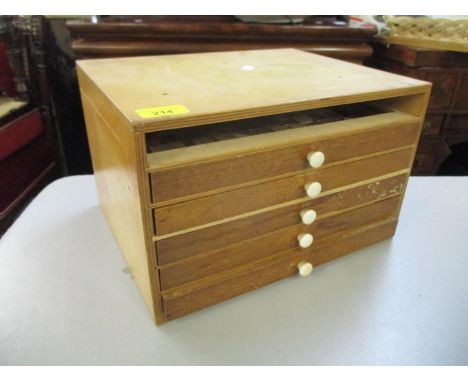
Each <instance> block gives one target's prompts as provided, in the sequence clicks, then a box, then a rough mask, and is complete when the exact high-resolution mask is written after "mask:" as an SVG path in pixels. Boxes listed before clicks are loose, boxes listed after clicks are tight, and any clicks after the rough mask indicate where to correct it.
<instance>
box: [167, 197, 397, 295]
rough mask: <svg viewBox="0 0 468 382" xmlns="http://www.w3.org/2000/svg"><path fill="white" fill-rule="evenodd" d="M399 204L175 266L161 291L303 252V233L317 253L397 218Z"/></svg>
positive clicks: (368, 208) (346, 214)
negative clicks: (334, 240) (332, 240)
mask: <svg viewBox="0 0 468 382" xmlns="http://www.w3.org/2000/svg"><path fill="white" fill-rule="evenodd" d="M399 203H400V199H399V198H398V197H394V198H390V199H386V200H384V201H381V202H378V203H373V204H370V205H367V206H365V207H361V208H357V209H354V210H351V211H348V212H344V213H341V214H336V215H333V216H331V217H329V218H326V219H322V220H319V221H317V222H315V223H313V224H311V225H309V226H307V225H304V224H296V225H292V226H290V227H287V228H284V229H281V230H277V231H271V232H269V233H268V234H265V235H261V236H256V237H253V238H251V239H249V240H246V241H243V242H240V243H234V244H232V245H230V246H228V247H225V248H223V249H221V250H219V251H214V252H211V253H207V254H204V255H200V256H195V257H190V258H188V259H187V260H185V261H179V262H176V263H172V264H170V265H168V266H165V267H162V268H161V269H160V270H159V272H160V281H161V289H162V290H163V291H164V290H166V289H170V288H174V287H177V286H178V285H181V284H184V283H188V282H190V281H194V280H201V279H203V278H204V277H207V276H209V275H211V274H214V273H217V272H224V271H229V270H230V269H231V268H235V267H237V266H241V265H245V264H249V263H251V262H255V261H258V260H260V259H263V258H267V257H270V256H272V255H274V254H276V253H280V252H284V251H288V250H293V249H297V250H300V249H301V247H300V246H299V244H298V241H297V235H299V234H300V233H310V234H312V235H313V237H314V241H313V243H312V245H311V247H310V250H313V249H314V248H315V247H317V246H320V244H321V242H323V241H324V240H326V239H327V238H328V237H329V236H332V235H336V234H338V233H340V232H343V231H349V230H352V229H356V228H359V227H361V226H365V225H368V224H372V223H374V222H376V221H380V220H385V219H389V218H396V215H397V208H398V207H399Z"/></svg>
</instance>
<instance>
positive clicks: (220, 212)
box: [154, 148, 413, 235]
mask: <svg viewBox="0 0 468 382" xmlns="http://www.w3.org/2000/svg"><path fill="white" fill-rule="evenodd" d="M412 153H413V150H412V148H406V149H402V150H399V151H395V152H391V153H388V154H384V155H379V156H375V157H371V158H368V159H361V160H357V161H354V162H348V163H345V164H342V165H338V166H332V167H327V168H323V169H318V170H315V171H307V172H305V173H303V174H300V175H294V176H290V177H285V178H281V179H277V180H273V181H268V182H264V183H260V184H256V185H253V186H249V187H243V188H239V189H235V190H231V191H226V192H220V193H218V194H214V195H210V196H206V197H202V198H199V199H193V200H189V201H186V202H182V203H178V204H174V205H170V206H166V207H161V208H158V209H156V210H155V213H154V218H155V222H156V234H157V235H164V234H168V233H173V232H178V231H182V230H184V229H187V228H191V227H197V226H201V225H203V224H207V223H214V222H216V221H218V220H221V219H226V218H233V217H235V216H237V215H241V214H243V213H246V212H250V211H255V210H260V209H262V208H267V207H272V206H275V205H278V204H281V203H286V202H291V201H294V200H299V199H304V198H307V195H306V193H305V190H304V185H305V184H306V183H307V182H320V183H321V184H322V192H331V191H332V190H333V189H334V188H338V187H342V186H345V185H350V184H352V183H356V182H359V181H363V180H365V179H371V178H374V177H377V176H382V175H385V174H389V173H392V172H395V171H399V170H404V169H407V168H409V167H410V165H411V163H410V161H411V156H412Z"/></svg>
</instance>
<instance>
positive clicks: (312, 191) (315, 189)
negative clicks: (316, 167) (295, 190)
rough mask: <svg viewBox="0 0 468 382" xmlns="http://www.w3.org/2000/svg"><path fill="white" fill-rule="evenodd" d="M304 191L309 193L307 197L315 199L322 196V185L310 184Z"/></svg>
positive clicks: (317, 183) (307, 184)
mask: <svg viewBox="0 0 468 382" xmlns="http://www.w3.org/2000/svg"><path fill="white" fill-rule="evenodd" d="M304 189H305V191H306V193H307V196H309V197H311V198H315V197H316V196H318V195H319V194H320V191H322V185H321V184H320V183H319V182H309V183H306V185H305V186H304Z"/></svg>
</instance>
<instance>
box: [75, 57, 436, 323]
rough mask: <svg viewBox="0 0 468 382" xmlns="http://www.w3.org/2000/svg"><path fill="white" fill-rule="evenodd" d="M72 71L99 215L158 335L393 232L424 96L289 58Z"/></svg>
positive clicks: (366, 75)
mask: <svg viewBox="0 0 468 382" xmlns="http://www.w3.org/2000/svg"><path fill="white" fill-rule="evenodd" d="M77 67H78V77H79V84H80V91H81V97H82V102H83V108H84V114H85V121H86V126H87V131H88V137H89V141H90V147H91V152H92V160H93V166H94V171H95V176H96V182H97V186H98V190H99V196H100V201H101V205H102V208H103V210H104V213H105V215H106V217H107V220H108V222H109V224H110V226H111V228H112V231H113V233H114V235H115V237H116V239H117V241H118V243H119V244H120V247H121V249H122V252H123V254H124V256H125V258H126V260H127V262H128V264H129V269H130V271H131V274H132V276H133V278H134V279H135V281H136V282H137V284H138V286H139V288H140V290H141V292H142V294H143V296H144V299H145V301H146V303H147V304H148V306H149V307H150V310H151V311H152V312H153V314H154V317H155V320H156V322H157V323H162V322H165V321H167V320H171V319H174V318H176V317H179V316H182V315H185V314H187V313H190V312H192V311H195V310H198V309H201V308H203V307H206V306H209V305H212V304H215V303H217V302H219V301H223V300H226V299H228V298H230V297H234V296H236V295H239V294H242V293H245V292H247V291H250V290H253V289H256V288H259V287H261V286H263V285H266V284H269V283H271V282H273V281H276V280H280V279H283V278H285V277H288V276H292V275H296V274H300V275H302V276H307V275H309V274H310V272H311V271H312V269H313V267H314V266H317V265H320V264H323V263H325V262H327V261H330V260H332V259H335V258H337V257H339V256H342V255H345V254H348V253H350V252H353V251H355V250H357V249H359V248H362V247H364V246H367V245H370V244H372V243H375V242H377V241H380V240H383V239H386V238H389V237H391V236H392V235H393V234H394V232H395V228H396V224H397V219H398V214H399V209H400V205H401V202H402V198H403V194H404V191H405V187H406V182H407V179H408V175H409V171H410V168H411V165H412V162H413V158H414V154H415V149H416V145H417V142H418V138H419V134H420V131H421V126H422V120H423V118H424V113H425V110H426V106H427V102H428V99H429V91H430V84H429V83H427V82H423V81H419V80H414V79H410V78H406V77H402V76H396V75H394V74H390V73H385V72H381V71H377V70H375V69H370V68H366V67H363V66H359V65H352V64H349V63H346V62H343V61H340V60H334V59H330V58H327V57H323V56H319V55H315V54H310V53H306V52H302V51H299V50H294V49H278V50H260V51H244V52H226V53H201V54H188V55H173V56H154V57H135V58H119V59H101V60H82V61H78V63H77Z"/></svg>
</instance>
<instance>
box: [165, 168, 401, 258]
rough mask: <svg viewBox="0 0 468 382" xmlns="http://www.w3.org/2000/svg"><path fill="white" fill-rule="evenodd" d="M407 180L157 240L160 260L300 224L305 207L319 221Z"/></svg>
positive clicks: (390, 191)
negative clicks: (311, 210)
mask: <svg viewBox="0 0 468 382" xmlns="http://www.w3.org/2000/svg"><path fill="white" fill-rule="evenodd" d="M406 179H407V174H402V175H397V176H392V177H389V178H386V179H382V180H379V181H374V182H369V183H365V184H363V185H359V186H356V187H353V188H349V189H346V190H343V191H338V192H336V193H333V194H329V195H324V196H321V197H319V198H317V199H312V200H308V201H306V202H302V203H298V204H295V205H292V206H286V207H281V208H277V209H274V210H272V211H268V212H264V213H260V214H256V215H253V216H248V217H246V218H241V219H237V220H232V221H229V222H226V223H223V224H217V225H214V226H211V227H207V228H204V229H200V230H196V231H192V232H187V233H185V234H181V235H177V236H172V237H169V238H166V239H162V240H158V241H157V242H156V250H157V256H158V262H157V263H158V264H159V265H166V264H169V263H171V262H174V261H177V260H182V259H185V258H187V257H190V256H196V255H201V254H204V253H208V252H212V251H214V250H218V249H221V248H223V247H226V246H227V245H229V244H232V243H239V242H241V241H245V240H248V239H251V238H253V237H257V236H262V235H265V234H267V233H269V232H272V231H277V230H280V229H283V228H286V227H290V226H293V225H296V224H300V223H301V216H300V212H301V211H302V210H305V209H307V210H308V209H313V210H314V211H315V212H316V214H317V220H320V219H321V218H322V216H323V215H326V214H329V213H331V212H335V211H340V210H344V209H348V208H352V207H355V206H359V205H361V204H366V203H370V202H374V201H378V200H381V199H384V198H388V197H391V196H395V195H398V194H399V193H401V192H402V191H403V189H404V186H405V183H406Z"/></svg>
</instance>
